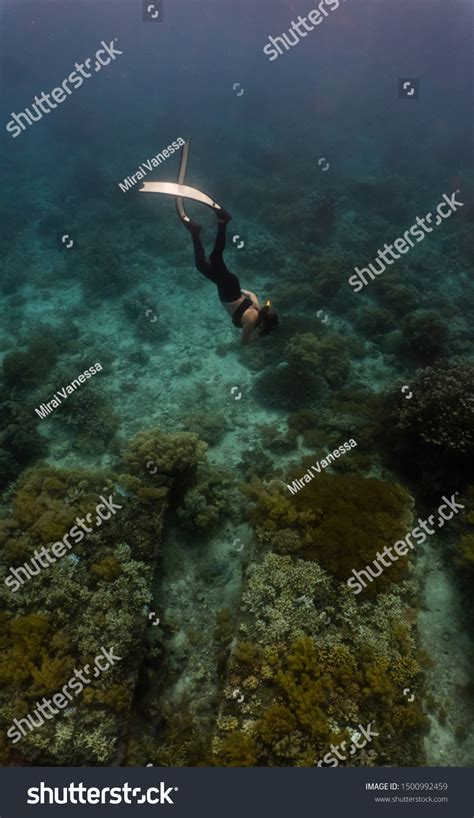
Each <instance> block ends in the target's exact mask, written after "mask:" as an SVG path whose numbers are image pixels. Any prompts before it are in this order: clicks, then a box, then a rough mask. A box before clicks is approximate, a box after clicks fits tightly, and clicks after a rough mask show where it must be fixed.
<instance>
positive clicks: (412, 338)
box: [402, 310, 449, 365]
mask: <svg viewBox="0 0 474 818" xmlns="http://www.w3.org/2000/svg"><path fill="white" fill-rule="evenodd" d="M402 333H403V337H404V338H405V340H406V342H407V344H408V349H409V351H410V354H411V355H412V356H413V357H414V358H415V360H416V361H417V362H418V363H420V364H423V365H425V364H431V363H433V362H434V361H435V360H436V358H439V356H440V355H441V353H442V351H443V349H444V348H445V347H446V343H447V341H448V336H449V332H448V327H447V326H446V324H445V323H444V322H443V320H442V318H441V316H440V314H439V312H437V311H436V310H415V312H411V313H409V314H408V315H406V316H405V318H404V319H403V321H402Z"/></svg>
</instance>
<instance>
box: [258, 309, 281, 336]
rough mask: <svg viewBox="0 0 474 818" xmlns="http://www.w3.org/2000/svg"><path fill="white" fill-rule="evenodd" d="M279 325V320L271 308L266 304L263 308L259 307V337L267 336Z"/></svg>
mask: <svg viewBox="0 0 474 818" xmlns="http://www.w3.org/2000/svg"><path fill="white" fill-rule="evenodd" d="M279 323H280V318H279V316H278V313H277V311H276V310H274V309H273V307H270V306H268V305H267V304H265V306H264V307H260V319H259V322H258V328H259V334H260V335H268V333H269V332H271V331H272V330H273V329H275V327H277V326H278V324H279Z"/></svg>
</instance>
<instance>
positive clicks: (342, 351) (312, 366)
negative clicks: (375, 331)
mask: <svg viewBox="0 0 474 818" xmlns="http://www.w3.org/2000/svg"><path fill="white" fill-rule="evenodd" d="M286 356H287V360H288V362H289V363H290V365H291V366H292V367H294V368H295V369H296V370H297V371H298V372H299V373H300V374H301V375H304V374H305V373H310V372H318V373H319V374H320V375H322V376H323V377H324V378H325V379H326V381H327V382H328V384H329V385H330V386H334V387H338V386H341V385H342V384H344V383H345V381H346V380H347V377H348V375H349V368H350V361H349V356H348V354H347V350H346V342H345V341H344V340H343V339H342V338H341V337H340V336H339V335H337V334H336V333H333V332H330V331H329V330H328V331H327V332H326V333H325V334H324V335H323V336H322V337H318V336H316V335H313V334H312V333H311V332H306V333H301V334H299V335H294V336H293V338H292V339H291V340H290V342H289V343H288V345H287V347H286Z"/></svg>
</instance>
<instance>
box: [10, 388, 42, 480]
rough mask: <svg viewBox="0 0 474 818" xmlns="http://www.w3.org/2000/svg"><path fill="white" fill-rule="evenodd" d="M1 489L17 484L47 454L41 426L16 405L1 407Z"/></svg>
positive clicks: (19, 405) (11, 403) (14, 403)
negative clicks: (22, 473) (18, 478)
mask: <svg viewBox="0 0 474 818" xmlns="http://www.w3.org/2000/svg"><path fill="white" fill-rule="evenodd" d="M0 430H1V431H0V488H2V487H5V486H7V485H8V483H10V482H11V481H12V480H14V479H15V478H16V477H17V476H18V474H19V473H20V471H21V469H22V468H24V467H25V466H27V465H28V464H29V463H31V462H32V461H33V460H35V459H36V458H38V457H40V456H41V455H42V454H43V453H44V450H45V445H44V443H43V440H42V439H41V437H40V435H39V434H38V431H37V423H36V421H35V420H34V418H33V417H32V416H31V415H30V414H29V413H28V412H27V411H26V410H25V408H24V407H23V406H22V405H21V404H20V403H16V402H14V401H10V400H6V401H3V402H2V403H0Z"/></svg>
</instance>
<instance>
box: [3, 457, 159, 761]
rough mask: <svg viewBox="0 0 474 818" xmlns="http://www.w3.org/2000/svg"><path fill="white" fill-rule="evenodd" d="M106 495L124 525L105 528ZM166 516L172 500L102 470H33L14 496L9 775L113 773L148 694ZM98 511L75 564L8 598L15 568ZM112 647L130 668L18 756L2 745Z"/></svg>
mask: <svg viewBox="0 0 474 818" xmlns="http://www.w3.org/2000/svg"><path fill="white" fill-rule="evenodd" d="M119 489H120V491H118V490H119ZM142 491H146V492H148V493H149V492H150V491H152V493H154V494H153V498H151V497H150V496H148V493H147V494H146V495H145V496H144V497H143V496H142V495H141V492H142ZM101 494H104V495H105V496H106V497H108V496H109V495H112V496H113V498H114V502H115V503H116V504H118V508H117V510H116V516H114V517H112V518H111V519H110V520H108V521H107V522H104V523H99V522H98V521H97V520H95V519H94V518H95V512H94V509H95V506H96V505H97V503H98V502H100V500H99V498H100V495H101ZM166 508H167V491H166V490H165V489H163V488H158V489H156V488H155V489H150V487H149V486H146V485H144V484H142V482H141V481H140V480H138V479H137V478H136V477H133V476H131V475H116V474H113V473H108V472H100V471H97V472H89V471H85V470H79V469H77V470H73V469H72V470H60V469H54V468H52V467H49V466H43V467H41V468H38V469H34V468H33V469H29V470H27V471H25V472H24V473H23V475H22V476H21V478H20V480H19V481H18V483H17V485H16V486H15V487H14V488H13V489H12V491H11V494H10V497H9V509H8V514H6V515H5V516H4V517H3V518H2V519H1V520H0V608H2V609H3V611H4V612H3V613H1V614H0V723H1V725H2V733H1V734H0V763H1V764H3V765H9V764H19V765H25V764H26V765H32V764H33V765H35V764H46V765H53V766H54V765H57V764H58V763H61V764H66V765H69V766H83V765H86V766H87V765H92V766H94V765H97V764H111V763H113V762H114V759H115V753H116V745H117V743H118V742H119V740H120V741H122V742H123V741H124V739H125V737H126V729H127V724H126V716H127V715H128V713H129V711H130V707H131V702H132V697H133V694H134V689H135V687H136V684H137V673H138V668H139V666H140V663H141V657H142V653H143V647H142V639H143V633H144V627H145V617H144V606H145V605H147V604H148V603H149V602H150V599H151V594H150V592H149V588H150V585H151V580H152V576H153V573H154V569H155V558H156V553H157V551H158V549H159V545H160V534H161V528H162V525H163V519H164V515H165V513H166ZM88 512H92V514H93V515H94V516H93V517H91V520H90V522H91V529H92V530H91V532H90V533H88V534H87V535H86V536H85V538H84V540H83V541H82V542H79V543H76V544H74V546H73V548H72V550H71V552H70V554H67V555H64V556H63V557H62V558H58V559H57V560H56V562H54V563H53V564H51V565H45V566H44V567H43V570H40V571H37V572H36V574H35V575H34V576H30V577H29V578H28V579H25V582H24V584H23V585H22V586H21V587H20V588H18V589H17V590H16V592H15V593H13V592H12V591H11V590H9V589H7V586H6V584H5V579H6V575H7V573H8V571H9V569H8V567H7V566H12V567H18V566H20V565H21V563H22V562H26V560H30V559H31V558H32V557H33V554H34V551H35V550H36V549H39V548H40V547H41V546H43V545H44V546H50V545H51V544H52V542H57V541H59V540H60V539H62V538H63V537H64V535H65V534H67V533H68V532H69V530H70V529H71V527H72V526H73V525H74V523H75V519H76V517H81V518H85V516H86V514H87V513H88ZM30 564H31V563H30ZM23 570H24V569H23ZM23 578H24V575H23ZM102 646H104V647H106V648H111V649H113V650H114V653H115V655H118V656H120V662H118V664H116V665H114V667H113V668H112V669H111V670H110V671H108V672H107V673H104V674H102V675H101V677H100V679H97V680H96V679H94V680H93V682H91V684H90V686H87V687H85V688H84V690H83V691H82V694H81V695H78V696H77V697H75V698H74V705H73V706H71V708H68V709H67V711H64V712H63V713H61V714H58V715H57V717H56V718H55V719H54V720H48V721H47V722H45V723H44V724H43V725H42V726H41V727H40V728H38V729H37V730H35V731H33V732H31V733H27V734H26V735H25V736H24V737H22V739H21V741H20V742H19V743H18V745H12V743H11V742H10V741H7V740H5V739H4V738H3V734H4V730H5V731H6V730H7V729H8V728H9V726H10V725H11V723H12V721H13V719H14V718H22V717H24V716H26V714H27V713H28V712H33V711H34V709H35V707H36V704H35V703H36V702H37V701H38V700H40V699H41V697H42V696H50V695H54V693H57V692H59V691H61V689H62V687H63V685H65V684H66V683H67V682H68V679H70V678H71V677H72V676H73V673H74V668H76V667H81V666H83V665H85V664H91V663H92V662H93V661H94V657H95V656H97V655H98V654H99V653H100V650H101V648H102Z"/></svg>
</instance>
